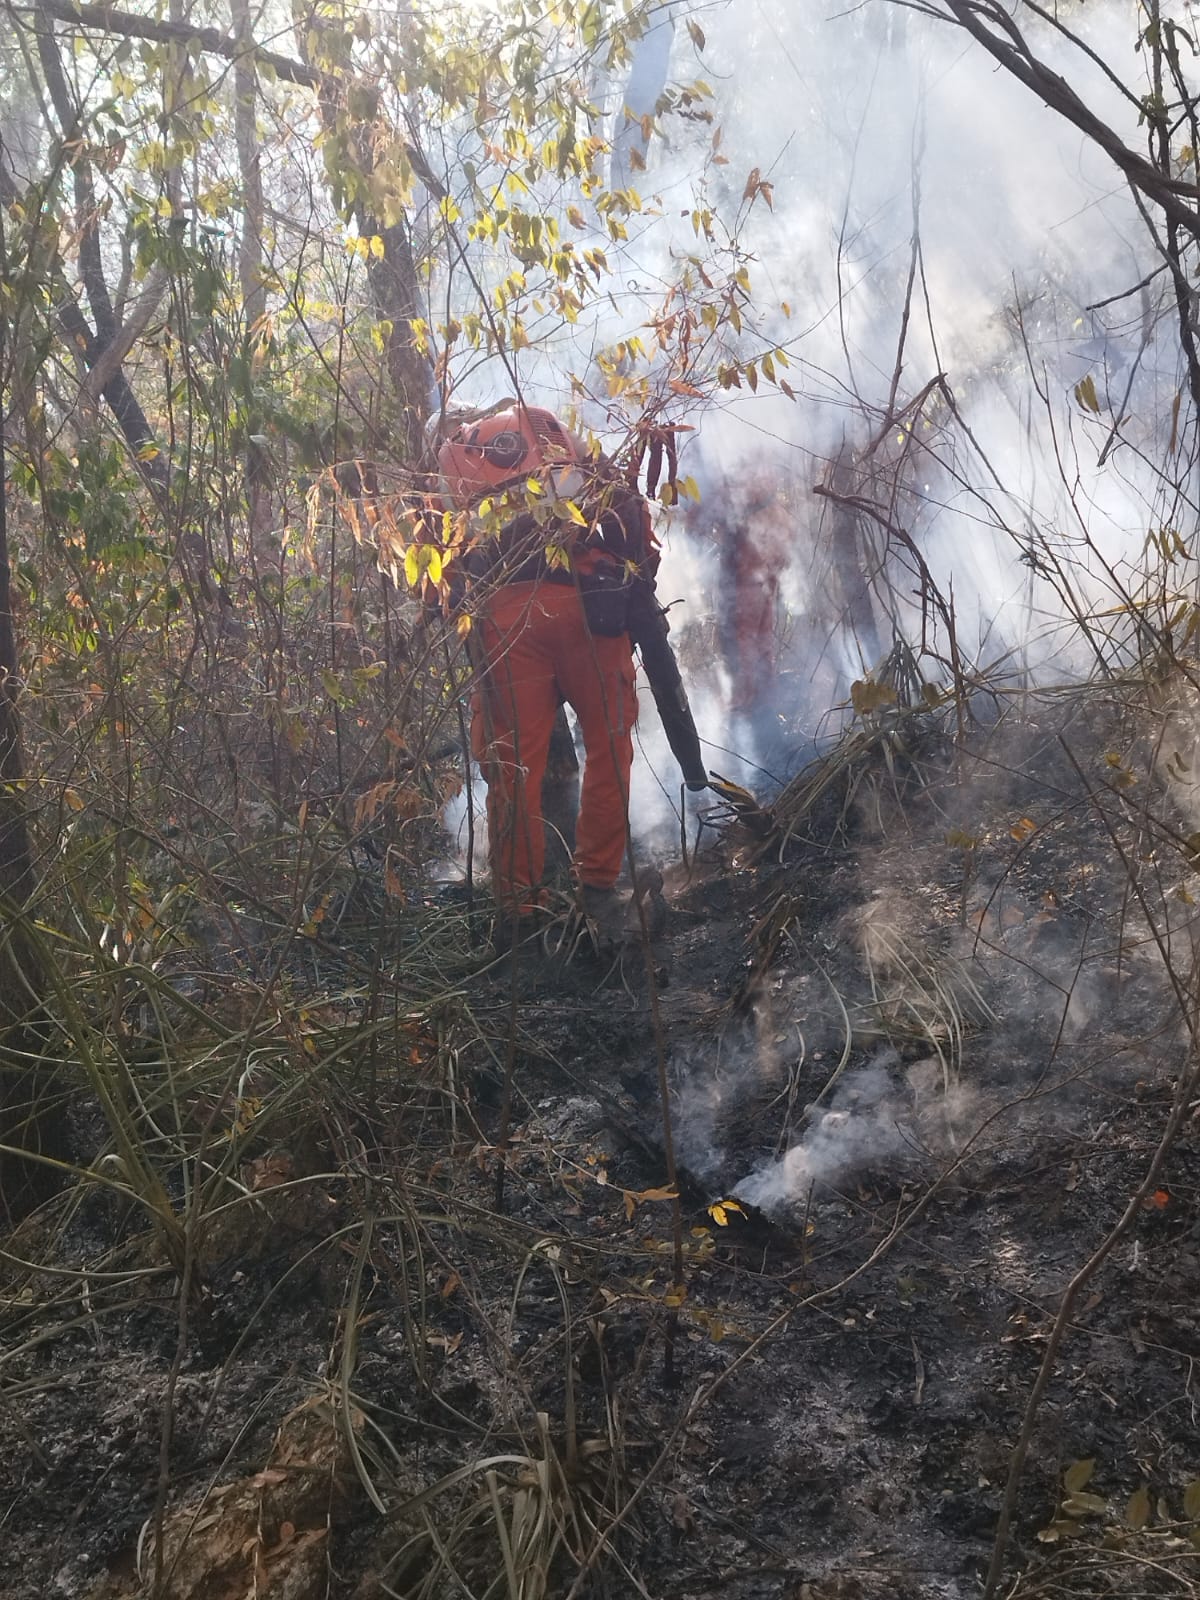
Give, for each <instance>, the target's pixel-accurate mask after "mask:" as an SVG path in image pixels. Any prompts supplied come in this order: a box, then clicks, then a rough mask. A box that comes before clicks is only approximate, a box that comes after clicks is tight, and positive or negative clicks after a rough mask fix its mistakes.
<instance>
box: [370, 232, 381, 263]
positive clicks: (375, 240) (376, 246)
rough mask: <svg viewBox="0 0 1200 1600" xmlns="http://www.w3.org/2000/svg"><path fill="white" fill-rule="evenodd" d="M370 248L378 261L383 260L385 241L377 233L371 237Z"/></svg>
mask: <svg viewBox="0 0 1200 1600" xmlns="http://www.w3.org/2000/svg"><path fill="white" fill-rule="evenodd" d="M368 248H369V249H370V252H371V254H372V255H373V256H374V258H375V260H376V261H382V260H383V240H382V239H381V238H380V237H379V235H378V234H377V233H373V234H372V235H371V238H370V242H369V245H368Z"/></svg>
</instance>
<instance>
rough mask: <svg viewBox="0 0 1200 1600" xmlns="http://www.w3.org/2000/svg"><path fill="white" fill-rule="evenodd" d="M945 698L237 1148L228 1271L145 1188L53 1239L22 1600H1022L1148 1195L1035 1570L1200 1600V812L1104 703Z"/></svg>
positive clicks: (57, 1224)
mask: <svg viewBox="0 0 1200 1600" xmlns="http://www.w3.org/2000/svg"><path fill="white" fill-rule="evenodd" d="M928 721H929V723H930V728H929V731H927V732H925V733H922V732H921V731H920V721H919V719H916V720H914V721H913V723H912V724H911V725H909V724H905V725H901V724H900V723H899V722H897V723H896V724H895V725H888V726H885V725H883V724H882V723H881V724H879V725H878V726H877V727H876V728H875V730H874V732H875V734H876V736H875V737H873V738H872V739H871V740H870V741H867V742H865V743H864V744H863V745H861V746H859V747H855V748H854V749H853V750H843V751H842V752H841V753H837V752H835V753H834V755H832V756H830V757H827V758H826V761H825V763H824V765H823V770H822V772H821V775H820V776H821V782H820V783H819V784H815V783H814V782H813V774H812V773H810V774H809V775H808V777H807V779H806V780H804V781H801V780H797V781H796V782H795V783H793V784H792V785H789V786H788V787H787V788H786V789H785V790H784V792H783V793H782V794H781V795H779V796H777V797H776V799H775V803H774V809H773V812H772V814H771V815H770V816H769V817H767V818H753V817H751V818H741V819H739V818H737V817H736V816H734V815H733V814H732V813H728V814H726V813H723V814H722V815H721V816H720V817H717V818H714V819H713V820H714V821H719V822H720V823H721V824H722V826H721V829H720V832H719V834H714V833H713V832H709V833H708V834H707V837H708V838H709V839H710V840H711V839H713V838H714V837H715V838H716V842H715V843H712V844H707V845H705V846H704V848H702V849H701V851H700V852H699V853H698V855H697V856H696V857H695V858H694V859H692V860H690V861H689V863H688V864H687V866H686V867H685V866H683V865H676V866H674V867H672V868H670V869H669V870H668V872H667V885H666V896H667V900H668V903H669V905H670V917H669V921H668V925H667V928H666V930H665V932H664V933H663V935H662V937H661V939H658V940H656V942H655V943H654V945H653V947H652V948H649V949H647V950H646V951H643V950H641V949H639V948H637V947H636V946H635V947H634V948H632V949H630V950H629V951H628V952H626V954H625V955H624V957H623V958H621V959H616V958H612V959H606V960H604V961H599V960H597V959H596V958H595V957H594V955H592V954H591V953H589V951H588V949H587V948H586V945H585V944H583V943H581V944H580V945H579V946H578V947H575V946H574V945H573V943H572V941H570V940H558V941H554V940H552V941H551V944H552V945H555V946H556V947H555V948H554V949H553V950H552V952H551V953H550V954H547V953H546V950H545V949H544V948H543V947H542V946H532V947H529V948H527V949H523V950H520V951H518V952H517V955H516V959H515V962H514V961H513V960H512V959H510V958H508V957H506V958H505V959H503V960H502V961H496V962H492V963H490V964H485V963H484V962H483V961H482V960H473V961H472V962H469V963H464V964H463V966H462V968H461V970H460V972H459V973H458V975H457V976H456V977H453V981H450V980H449V979H448V980H447V981H446V983H445V985H444V990H443V992H442V993H441V994H440V995H439V997H438V999H437V1001H436V1003H434V1004H431V1005H428V1006H426V1007H424V1008H421V1009H419V1012H418V1011H413V1012H412V1015H411V1016H410V1015H409V1014H408V1013H406V1014H405V1017H404V1019H403V1020H404V1027H403V1029H400V1028H399V1027H397V1029H396V1030H394V1032H393V1034H391V1035H389V1036H388V1037H389V1039H390V1040H391V1043H390V1044H389V1046H388V1048H387V1049H386V1050H384V1051H380V1050H377V1049H368V1048H367V1046H366V1045H365V1044H364V1045H363V1047H362V1049H361V1050H360V1051H359V1052H358V1054H357V1055H355V1054H354V1053H353V1052H350V1051H347V1052H345V1053H344V1054H342V1055H341V1056H340V1057H339V1059H338V1061H337V1063H336V1068H335V1069H331V1070H330V1071H329V1072H328V1073H327V1074H326V1075H325V1076H323V1077H322V1078H321V1080H320V1082H319V1083H318V1084H316V1085H315V1087H313V1091H312V1093H311V1094H310V1095H309V1096H308V1097H307V1098H302V1097H297V1098H296V1104H295V1108H294V1110H293V1111H292V1113H291V1114H290V1121H288V1122H287V1123H285V1124H283V1126H285V1127H287V1128H288V1129H289V1130H290V1134H289V1136H288V1137H284V1136H283V1135H281V1134H280V1133H279V1127H280V1125H279V1124H276V1125H275V1137H273V1138H272V1139H271V1140H269V1141H268V1140H266V1139H263V1138H260V1137H259V1136H258V1135H256V1133H255V1130H254V1127H253V1123H252V1120H251V1119H246V1121H245V1126H242V1125H241V1124H240V1123H238V1124H236V1125H235V1130H234V1134H231V1135H230V1137H234V1136H236V1137H237V1138H238V1139H240V1140H241V1141H242V1147H241V1148H240V1150H239V1158H238V1161H237V1164H236V1167H235V1168H234V1169H233V1170H234V1173H235V1179H236V1182H235V1185H234V1187H233V1188H231V1189H230V1190H229V1194H228V1196H227V1197H226V1198H225V1199H224V1200H222V1198H221V1195H222V1193H223V1191H214V1196H213V1197H210V1208H209V1210H207V1211H205V1212H203V1213H202V1212H200V1211H199V1210H198V1209H197V1208H195V1207H193V1208H192V1210H191V1211H190V1212H186V1214H187V1215H189V1216H191V1217H192V1218H193V1222H192V1223H191V1224H190V1226H189V1231H188V1240H187V1254H186V1260H185V1263H184V1265H183V1267H182V1269H181V1267H180V1263H179V1261H178V1260H174V1259H172V1258H171V1257H170V1256H169V1254H168V1253H167V1252H166V1251H165V1250H164V1247H163V1245H162V1244H161V1242H159V1240H158V1239H157V1237H156V1236H155V1235H154V1233H153V1232H150V1233H147V1232H146V1231H145V1223H144V1217H145V1212H144V1208H139V1207H138V1206H137V1205H136V1204H135V1203H134V1202H133V1200H132V1199H130V1198H128V1197H126V1196H124V1195H123V1193H122V1191H121V1189H120V1188H119V1187H114V1186H109V1188H108V1189H107V1190H101V1189H99V1188H98V1187H97V1186H96V1185H87V1184H82V1183H81V1184H80V1185H79V1186H78V1187H77V1188H75V1189H73V1190H71V1191H69V1192H68V1193H67V1194H66V1195H64V1196H60V1198H59V1200H58V1201H56V1202H55V1203H53V1204H52V1205H50V1206H48V1207H46V1208H44V1209H43V1211H41V1212H40V1213H38V1214H37V1215H35V1216H34V1217H33V1218H31V1219H29V1220H28V1221H27V1222H25V1223H24V1224H22V1226H21V1227H20V1228H19V1229H17V1230H16V1232H15V1233H14V1234H13V1235H12V1236H11V1237H10V1238H9V1239H8V1240H7V1241H6V1242H5V1245H4V1250H5V1255H4V1258H3V1264H4V1268H5V1282H4V1287H3V1300H2V1301H0V1314H2V1315H3V1318H4V1321H5V1324H6V1328H5V1335H4V1337H5V1355H4V1366H3V1390H2V1392H0V1433H2V1434H3V1439H4V1449H3V1455H2V1458H0V1484H2V1487H0V1518H2V1526H3V1543H4V1547H5V1550H6V1560H5V1563H4V1576H3V1577H0V1594H2V1595H3V1596H4V1597H5V1600H33V1597H35V1596H36V1597H42V1596H63V1597H68V1596H69V1597H76V1596H79V1597H84V1596H95V1597H97V1600H98V1597H99V1596H102V1595H103V1596H116V1595H122V1594H129V1595H132V1594H145V1595H147V1596H148V1595H151V1594H153V1593H155V1592H157V1593H159V1594H161V1595H163V1596H177V1597H180V1600H183V1597H184V1596H196V1597H203V1600H208V1597H211V1600H241V1597H242V1596H249V1595H251V1594H262V1595H267V1596H288V1597H291V1600H309V1597H316V1596H321V1595H331V1596H335V1597H342V1596H344V1597H354V1600H369V1597H382V1596H384V1595H392V1594H395V1595H403V1596H413V1597H416V1596H427V1597H431V1600H432V1597H434V1596H437V1597H441V1596H451V1595H468V1594H470V1595H476V1596H484V1595H492V1596H497V1595H503V1596H505V1597H509V1596H517V1595H521V1596H524V1597H534V1596H540V1595H546V1596H559V1597H561V1596H580V1597H582V1596H612V1597H617V1596H621V1597H624V1596H634V1595H638V1594H641V1595H646V1596H650V1597H653V1600H706V1597H710V1596H711V1597H713V1600H716V1597H717V1596H730V1597H738V1600H743V1597H744V1600H767V1597H771V1600H775V1597H779V1600H833V1597H835V1596H837V1597H846V1600H885V1597H886V1600H904V1597H910V1596H911V1597H913V1600H916V1597H927V1596H945V1597H948V1600H957V1597H959V1596H964V1597H965V1596H970V1595H975V1594H978V1593H979V1592H980V1591H981V1587H982V1578H983V1574H984V1572H985V1570H986V1568H987V1566H988V1562H989V1559H990V1556H991V1553H992V1547H993V1541H994V1537H995V1533H996V1528H997V1520H998V1517H999V1515H1000V1512H1001V1508H1002V1504H1003V1501H1004V1496H1005V1486H1006V1480H1007V1478H1008V1474H1009V1467H1010V1463H1011V1460H1012V1453H1013V1449H1014V1445H1015V1443H1016V1441H1017V1439H1018V1437H1019V1435H1020V1434H1021V1430H1022V1425H1023V1422H1024V1421H1025V1419H1026V1414H1027V1408H1028V1407H1029V1401H1030V1395H1031V1391H1032V1388H1033V1385H1034V1382H1035V1379H1036V1378H1037V1375H1038V1371H1039V1367H1040V1366H1041V1363H1042V1360H1043V1356H1044V1354H1045V1352H1046V1348H1047V1340H1048V1339H1049V1338H1050V1336H1051V1333H1052V1330H1053V1329H1054V1325H1055V1322H1056V1318H1057V1317H1058V1313H1059V1310H1060V1307H1061V1304H1062V1298H1063V1294H1064V1291H1065V1290H1066V1289H1067V1286H1068V1285H1069V1283H1070V1282H1071V1280H1072V1279H1073V1277H1074V1276H1075V1275H1076V1274H1077V1273H1078V1272H1079V1270H1080V1268H1081V1267H1083V1265H1084V1264H1085V1263H1086V1262H1087V1261H1088V1260H1089V1258H1090V1257H1092V1255H1093V1253H1094V1252H1096V1251H1097V1249H1098V1247H1099V1246H1100V1245H1101V1244H1102V1242H1103V1241H1104V1240H1105V1238H1106V1236H1107V1235H1108V1234H1109V1233H1110V1231H1111V1230H1112V1229H1114V1227H1116V1225H1117V1224H1118V1223H1119V1221H1120V1219H1121V1218H1122V1215H1123V1213H1124V1212H1125V1211H1126V1208H1127V1207H1128V1206H1129V1203H1130V1201H1131V1197H1133V1196H1135V1195H1137V1194H1138V1192H1139V1190H1140V1189H1145V1193H1144V1195H1143V1196H1142V1197H1141V1199H1140V1200H1139V1202H1138V1205H1137V1208H1136V1212H1135V1214H1134V1216H1133V1218H1132V1220H1131V1222H1130V1224H1129V1226H1128V1227H1127V1228H1126V1229H1125V1230H1124V1232H1123V1233H1122V1235H1121V1236H1120V1238H1119V1239H1118V1240H1117V1242H1116V1243H1115V1245H1114V1246H1113V1248H1112V1249H1111V1250H1110V1251H1109V1253H1108V1254H1107V1255H1106V1256H1105V1258H1104V1259H1103V1260H1102V1261H1100V1262H1099V1263H1098V1264H1097V1266H1096V1268H1095V1270H1094V1271H1093V1272H1092V1273H1091V1275H1090V1276H1089V1277H1088V1278H1087V1281H1086V1282H1085V1283H1084V1284H1083V1285H1082V1287H1081V1288H1080V1291H1079V1293H1078V1295H1077V1297H1076V1299H1075V1302H1074V1305H1073V1308H1072V1310H1071V1314H1070V1316H1069V1318H1068V1322H1067V1326H1066V1328H1065V1333H1064V1335H1063V1338H1062V1342H1061V1346H1060V1348H1059V1350H1058V1353H1057V1356H1056V1359H1055V1361H1054V1364H1053V1372H1052V1375H1051V1376H1050V1379H1049V1383H1048V1386H1047V1387H1046V1389H1045V1393H1044V1395H1043V1396H1042V1398H1041V1401H1040V1404H1039V1405H1038V1406H1037V1408H1036V1413H1035V1414H1034V1415H1032V1431H1031V1432H1030V1433H1029V1437H1028V1453H1027V1458H1026V1461H1025V1464H1024V1469H1023V1471H1022V1472H1021V1474H1020V1477H1019V1482H1018V1483H1017V1485H1016V1490H1015V1498H1014V1500H1013V1503H1012V1537H1011V1541H1010V1547H1009V1551H1008V1567H1007V1571H1008V1577H1007V1579H1006V1584H1005V1588H1004V1591H1003V1592H1005V1593H1006V1594H1018V1595H1021V1596H1033V1595H1035V1594H1036V1595H1042V1594H1046V1595H1050V1594H1057V1595H1073V1596H1084V1595H1087V1596H1092V1595H1096V1596H1099V1595H1148V1594H1155V1595H1158V1594H1163V1595H1167V1594H1188V1593H1192V1592H1200V1570H1198V1563H1200V1554H1198V1552H1197V1543H1198V1535H1200V1520H1198V1519H1200V1487H1198V1486H1197V1484H1196V1480H1197V1478H1200V1449H1198V1447H1197V1426H1196V1422H1197V1408H1198V1407H1200V1387H1198V1384H1200V1380H1198V1379H1197V1376H1196V1363H1197V1358H1200V1329H1198V1326H1197V1315H1198V1313H1197V1306H1198V1305H1200V1212H1198V1209H1197V1208H1198V1199H1200V1196H1198V1187H1197V1186H1198V1183H1200V1124H1198V1122H1197V1120H1196V1113H1197V1110H1198V1109H1200V1108H1198V1107H1196V1106H1185V1107H1184V1108H1183V1114H1182V1119H1181V1124H1180V1128H1179V1132H1178V1136H1177V1137H1176V1138H1175V1139H1174V1141H1173V1143H1172V1145H1171V1148H1170V1150H1169V1152H1168V1153H1167V1155H1166V1157H1165V1161H1164V1163H1163V1164H1162V1166H1161V1170H1159V1171H1158V1172H1157V1173H1156V1175H1155V1176H1154V1179H1153V1182H1152V1183H1151V1184H1150V1185H1149V1186H1148V1187H1147V1185H1146V1183H1145V1180H1146V1178H1147V1175H1148V1174H1149V1173H1150V1172H1151V1162H1152V1160H1153V1159H1154V1157H1155V1152H1156V1150H1157V1149H1158V1147H1159V1144H1160V1141H1161V1140H1162V1136H1163V1133H1164V1129H1165V1128H1166V1127H1167V1124H1168V1120H1169V1118H1170V1116H1171V1114H1172V1108H1173V1106H1175V1105H1176V1103H1177V1101H1178V1099H1179V1096H1180V1094H1181V1092H1182V1088H1183V1086H1184V1085H1185V1084H1186V1082H1187V1080H1188V1077H1189V1074H1191V1073H1192V1072H1193V1070H1194V1061H1195V1051H1194V1043H1193V1039H1192V1032H1191V1030H1192V1028H1193V1026H1194V1016H1193V1012H1192V1009H1191V1001H1190V996H1191V994H1192V992H1193V964H1194V963H1193V938H1194V910H1195V905H1194V899H1193V895H1194V894H1196V895H1200V890H1197V889H1196V883H1197V879H1196V875H1195V854H1196V852H1195V848H1194V842H1189V841H1190V840H1191V835H1192V825H1190V824H1189V820H1188V813H1189V806H1190V803H1191V793H1190V788H1189V787H1188V786H1187V785H1183V786H1181V784H1180V783H1179V782H1178V781H1176V780H1175V779H1172V778H1170V777H1169V776H1168V775H1167V773H1166V771H1165V770H1164V760H1163V749H1162V746H1161V743H1160V744H1159V745H1157V746H1156V747H1155V748H1154V749H1144V748H1143V747H1142V746H1141V744H1140V743H1139V741H1138V738H1137V736H1136V735H1135V736H1133V737H1129V736H1123V735H1122V731H1121V730H1122V728H1123V722H1122V718H1121V714H1120V708H1119V707H1117V706H1114V705H1113V704H1111V703H1109V702H1108V701H1106V700H1102V699H1101V698H1099V696H1097V695H1095V694H1093V695H1089V696H1086V697H1077V698H1075V699H1072V700H1069V701H1068V700H1066V699H1064V700H1063V701H1062V702H1053V703H1047V704H1045V705H1042V706H1041V707H1037V706H1035V707H1032V708H1030V707H1026V708H1024V709H1023V710H1022V712H1021V714H1020V715H1017V714H1015V713H1013V714H1009V715H1007V716H1005V717H1004V718H1002V719H1001V720H999V721H998V722H997V724H996V725H994V726H992V727H990V728H976V729H974V730H973V731H972V733H971V735H970V737H969V738H968V739H967V740H966V741H965V742H964V741H956V740H954V739H952V738H950V737H949V736H948V735H947V734H945V733H939V732H938V731H937V730H936V728H935V727H934V726H933V722H934V719H933V718H929V719H928ZM1180 770H1181V771H1182V768H1181V769H1180ZM430 916H431V917H435V916H436V912H431V913H430ZM452 976H453V975H452ZM400 1040H403V1048H400V1047H399V1046H398V1043H397V1041H400ZM664 1080H665V1081H666V1082H667V1084H668V1085H669V1108H670V1113H671V1115H670V1123H671V1153H673V1156H674V1160H675V1162H676V1167H677V1171H676V1178H677V1183H676V1186H675V1188H674V1189H672V1187H671V1185H670V1182H669V1176H668V1150H667V1145H666V1139H665V1135H664V1118H663V1114H662V1111H663V1108H662V1103H661V1095H660V1084H661V1083H662V1082H663V1081H664ZM266 1092H267V1091H264V1094H265V1093H266ZM275 1092H282V1091H281V1090H279V1089H278V1086H276V1091H275ZM208 1125H209V1126H211V1125H212V1118H211V1116H210V1117H209V1119H208ZM97 1128H98V1124H97V1122H96V1119H95V1117H94V1115H93V1114H92V1113H90V1112H89V1110H88V1108H87V1107H86V1106H81V1107H80V1110H79V1113H78V1116H77V1137H78V1141H79V1145H80V1149H79V1152H78V1156H79V1159H80V1160H81V1162H82V1163H84V1164H85V1165H86V1164H89V1163H95V1162H96V1161H97V1160H101V1159H103V1156H104V1142H103V1139H102V1137H101V1135H100V1134H99V1133H98V1132H97ZM203 1140H204V1135H203V1134H201V1136H200V1144H201V1146H203ZM256 1141H257V1142H256ZM203 1158H204V1152H203V1149H202V1148H201V1150H200V1154H199V1155H197V1154H196V1150H195V1148H193V1150H192V1155H191V1160H192V1168H191V1174H192V1176H191V1181H192V1182H193V1184H194V1182H195V1176H196V1173H197V1172H198V1171H199V1166H198V1164H197V1163H200V1162H202V1161H203ZM173 1192H174V1195H175V1198H176V1199H177V1200H178V1201H179V1203H180V1205H181V1207H183V1206H184V1203H185V1202H186V1200H187V1195H188V1193H189V1191H188V1190H187V1188H186V1186H185V1185H184V1183H183V1180H182V1179H181V1178H178V1177H177V1179H176V1188H175V1190H174V1191H173ZM676 1196H677V1197H678V1198H677V1199H676ZM185 1210H186V1208H185ZM181 1270H182V1273H183V1276H184V1278H185V1280H186V1282H185V1283H184V1285H183V1286H182V1288H181V1282H180V1273H181ZM1014 1584H1015V1588H1014Z"/></svg>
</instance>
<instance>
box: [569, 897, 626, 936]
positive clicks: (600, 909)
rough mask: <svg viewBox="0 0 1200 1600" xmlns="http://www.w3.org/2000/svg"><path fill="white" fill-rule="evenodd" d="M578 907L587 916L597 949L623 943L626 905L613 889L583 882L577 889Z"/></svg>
mask: <svg viewBox="0 0 1200 1600" xmlns="http://www.w3.org/2000/svg"><path fill="white" fill-rule="evenodd" d="M579 908H580V910H581V911H582V912H583V914H584V916H585V917H586V918H587V922H588V925H589V927H590V928H591V930H592V940H593V943H594V944H595V946H596V948H597V950H602V951H603V950H611V949H612V948H613V947H614V946H616V945H619V944H623V943H624V940H625V934H626V931H627V930H626V925H625V912H626V910H627V905H626V902H625V899H624V898H623V896H621V895H619V894H618V893H617V891H616V890H615V889H598V888H597V887H596V886H595V885H594V884H591V883H585V884H583V885H582V886H581V888H580V890H579Z"/></svg>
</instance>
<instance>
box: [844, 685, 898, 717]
mask: <svg viewBox="0 0 1200 1600" xmlns="http://www.w3.org/2000/svg"><path fill="white" fill-rule="evenodd" d="M850 704H851V705H852V706H853V707H854V710H855V711H856V712H857V714H858V715H859V716H860V717H861V716H865V715H866V714H867V713H868V712H870V711H878V710H879V709H880V707H881V706H894V705H895V704H896V691H895V689H893V688H892V686H891V684H889V683H875V682H874V680H873V679H871V678H866V679H856V680H855V681H854V682H853V683H852V684H851V685H850Z"/></svg>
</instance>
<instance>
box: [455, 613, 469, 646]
mask: <svg viewBox="0 0 1200 1600" xmlns="http://www.w3.org/2000/svg"><path fill="white" fill-rule="evenodd" d="M454 631H455V633H456V634H457V635H458V637H459V638H460V639H465V638H466V637H467V635H468V634H469V633H470V631H471V615H470V612H467V611H464V612H463V614H462V616H461V617H459V619H458V621H457V622H456V623H455V624H454Z"/></svg>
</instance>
